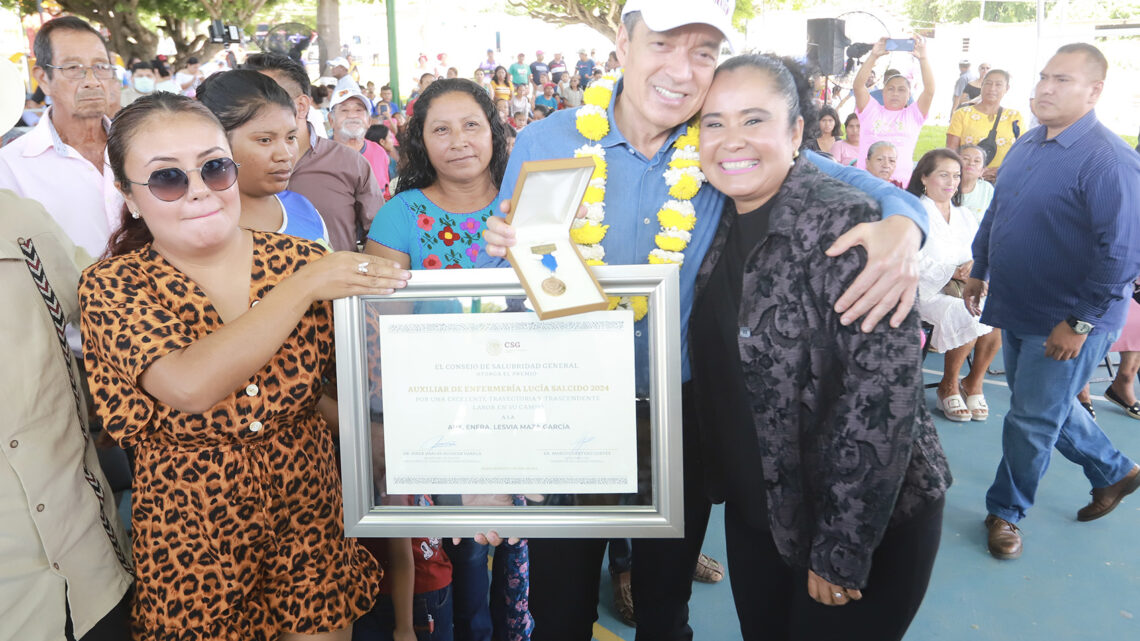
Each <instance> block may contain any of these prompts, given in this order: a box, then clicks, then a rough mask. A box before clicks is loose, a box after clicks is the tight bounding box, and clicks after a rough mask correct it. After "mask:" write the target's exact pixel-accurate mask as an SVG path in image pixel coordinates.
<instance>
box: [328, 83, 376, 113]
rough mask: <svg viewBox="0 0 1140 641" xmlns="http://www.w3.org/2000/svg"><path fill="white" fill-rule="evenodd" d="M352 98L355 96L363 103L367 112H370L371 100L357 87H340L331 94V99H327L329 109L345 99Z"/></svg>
mask: <svg viewBox="0 0 1140 641" xmlns="http://www.w3.org/2000/svg"><path fill="white" fill-rule="evenodd" d="M352 98H356V99H357V100H359V101H360V102H362V103H363V104H364V108H365V109H367V110H368V113H369V114H371V113H372V101H371V100H369V99H368V96H366V95H364V94H362V93H360V90H359V89H341V90H340V91H338V92H336V93H335V94H333V97H332V100H330V101H329V109H332V108H333V107H336V106H337V105H339V104H340V103H342V102H344V101H345V100H350V99H352Z"/></svg>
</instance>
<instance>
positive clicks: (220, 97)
mask: <svg viewBox="0 0 1140 641" xmlns="http://www.w3.org/2000/svg"><path fill="white" fill-rule="evenodd" d="M196 95H197V98H198V100H199V101H200V102H201V103H202V104H204V105H206V106H207V107H209V108H210V111H212V112H214V115H215V116H217V117H218V120H219V121H221V123H222V127H223V128H224V129H225V130H226V139H227V140H228V141H229V143H230V149H231V150H233V154H234V162H236V163H237V164H238V166H239V167H241V174H240V175H239V176H238V192H239V193H240V194H241V220H239V221H238V224H239V225H241V226H242V227H244V228H246V229H254V230H257V231H273V232H277V233H280V234H289V235H290V236H298V237H300V238H305V239H307V240H312V241H315V242H317V243H319V244H321V245H322V246H323V247H325V248H326V249H329V248H331V246H330V245H329V230H328V228H327V227H326V226H325V221H324V220H323V219H322V218H321V215H320V214H319V213H318V212H317V208H316V207H314V206H313V204H312V203H311V202H309V199H307V198H305V197H304V196H302V195H301V194H298V193H296V192H293V191H289V190H287V189H286V187H287V186H288V185H289V177H290V176H292V175H293V163H294V161H296V159H297V111H296V108H295V107H294V106H293V99H292V98H290V97H289V94H288V93H286V92H285V90H284V89H282V88H281V85H279V84H277V82H276V81H274V80H273V79H272V78H270V77H269V76H266V75H265V74H262V73H258V72H256V71H251V70H247V69H240V70H237V71H223V72H222V73H216V74H214V75H212V76H210V77H209V78H206V80H205V81H204V82H203V83H202V84H201V85H199V86H198V89H197V93H196Z"/></svg>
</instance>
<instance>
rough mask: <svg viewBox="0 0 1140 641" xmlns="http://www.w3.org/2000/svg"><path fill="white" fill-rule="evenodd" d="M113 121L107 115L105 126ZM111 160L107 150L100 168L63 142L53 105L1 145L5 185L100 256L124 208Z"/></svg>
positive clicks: (1, 183) (0, 178) (0, 181)
mask: <svg viewBox="0 0 1140 641" xmlns="http://www.w3.org/2000/svg"><path fill="white" fill-rule="evenodd" d="M110 125H111V121H110V120H108V119H106V118H104V119H103V127H104V128H109V127H110ZM108 162H109V161H108V160H107V152H106V150H104V151H103V163H104V165H103V167H102V171H100V168H97V167H95V165H92V164H91V162H90V161H88V160H87V159H86V158H84V157H83V156H82V155H81V154H80V153H79V151H78V150H76V149H75V148H74V147H72V146H71V145H68V144H67V143H65V142H63V140H61V139H60V137H59V134H58V133H57V132H56V130H55V126H54V125H52V122H51V108H50V107H49V108H48V109H47V111H45V112H44V117H43V118H40V121H39V123H37V124H36V126H35V128H34V129H32V130H31V131H29V132H28V133H26V134H24V135H23V136H20V137H19V138H17V139H15V140H13V141H12V142H10V143H8V144H7V145H5V146H4V148H3V149H0V189H10V190H12V191H14V192H16V194H18V195H20V196H23V197H24V198H31V199H32V200H36V201H39V203H40V204H41V205H43V206H44V209H46V210H47V212H48V214H50V215H51V217H52V218H53V219H55V222H56V224H58V225H59V226H60V227H61V228H62V229H63V231H64V232H65V233H66V234H67V236H68V238H70V239H71V242H73V243H75V244H76V245H79V246H80V247H82V248H83V249H85V250H87V253H88V254H90V255H91V256H92V257H94V258H98V257H99V256H101V255H102V254H103V251H104V250H106V249H107V241H108V240H109V239H110V238H111V232H113V231H114V230H116V229H118V228H119V222H120V216H121V215H122V211H123V196H122V194H120V193H119V190H118V189H115V178H114V176H113V175H112V172H111V168H110V166H109V164H108ZM139 180H146V177H145V176H144V177H142V178H140V179H139Z"/></svg>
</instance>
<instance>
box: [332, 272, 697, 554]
mask: <svg viewBox="0 0 1140 641" xmlns="http://www.w3.org/2000/svg"><path fill="white" fill-rule="evenodd" d="M595 274H596V276H597V279H598V283H599V285H600V286H601V287H602V288H603V289H604V290H605V292H606V294H607V295H610V296H645V297H647V300H648V306H649V313H648V315H647V316H646V318H645V319H644V320H642V321H640V322H636V323H635V322H634V320H633V313H632V312H631V311H629V310H627V309H615V310H610V311H597V312H589V313H584V314H576V315H574V316H567V317H562V318H556V319H552V320H545V321H543V320H539V318H538V316H537V315H536V314H535V312H534V311H533V308H530V307H529V305H530V304H531V303H530V302H529V301H528V300H527V298H526V292H525V289H524V287H523V286H522V285H521V284H520V282H519V278H518V276H517V275H516V274H515V272H514V271H512V270H510V269H471V270H450V271H444V270H440V271H417V272H416V273H415V276H414V277H413V279H412V280H411V281H409V287H407V288H406V289H404V290H401V291H399V292H397V293H396V294H393V295H391V296H366V297H354V298H349V299H343V300H338V301H336V302H335V303H334V309H335V317H336V345H337V348H336V349H337V354H336V355H337V389H338V392H339V393H338V396H339V407H340V410H339V412H340V445H341V462H342V474H343V481H344V483H343V485H344V501H345V506H344V510H345V531H346V534H347V535H348V536H369V537H404V536H417V537H452V536H457V537H458V536H471V535H473V534H475V533H477V532H486V531H490V530H495V531H497V532H499V533H500V534H501V535H503V536H520V537H530V538H535V537H670V536H681V535H682V533H683V529H682V528H683V518H682V514H683V510H682V493H681V482H682V478H681V474H682V471H681V470H682V465H681V425H680V420H681V407H680V404H681V397H680V371H681V366H680V356H681V355H680V336H679V327H680V322H679V321H680V318H679V297H678V284H677V270H676V267H675V266H672V265H637V266H611V267H600V268H596V270H595Z"/></svg>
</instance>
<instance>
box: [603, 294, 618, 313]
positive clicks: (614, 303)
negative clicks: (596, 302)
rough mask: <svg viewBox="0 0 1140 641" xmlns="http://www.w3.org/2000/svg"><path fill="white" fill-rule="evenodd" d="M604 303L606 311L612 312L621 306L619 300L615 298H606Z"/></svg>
mask: <svg viewBox="0 0 1140 641" xmlns="http://www.w3.org/2000/svg"><path fill="white" fill-rule="evenodd" d="M606 302H607V303H608V304H607V305H606V310H607V311H611V312H612V311H614V310H615V309H617V308H618V305H620V304H621V299H620V298H618V297H617V296H608V297H607V298H606Z"/></svg>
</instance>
